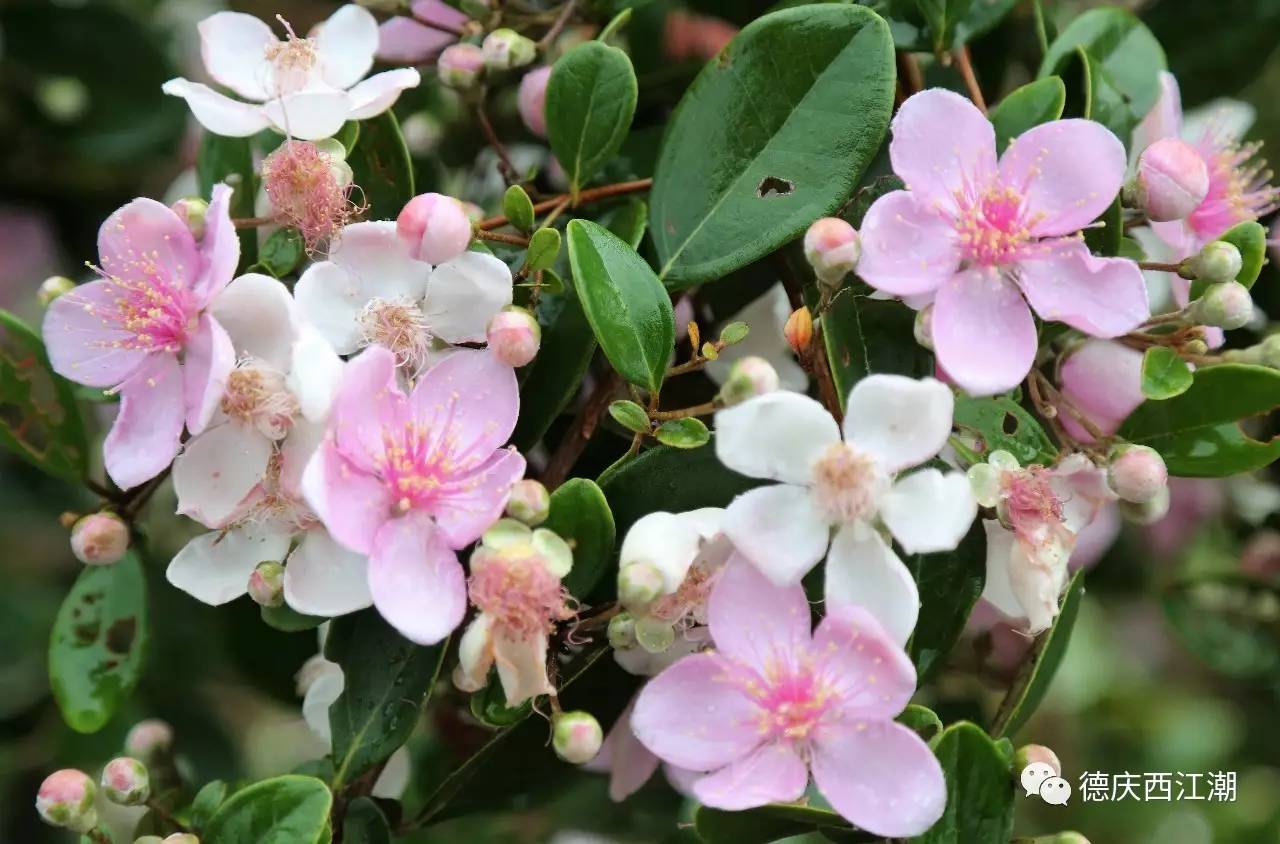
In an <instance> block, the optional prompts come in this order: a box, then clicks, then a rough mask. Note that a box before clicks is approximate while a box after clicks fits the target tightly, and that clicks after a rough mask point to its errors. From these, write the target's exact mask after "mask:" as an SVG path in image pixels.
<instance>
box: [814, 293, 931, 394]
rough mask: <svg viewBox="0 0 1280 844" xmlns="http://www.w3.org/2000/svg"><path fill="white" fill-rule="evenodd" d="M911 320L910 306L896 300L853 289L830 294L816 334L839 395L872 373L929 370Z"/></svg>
mask: <svg viewBox="0 0 1280 844" xmlns="http://www.w3.org/2000/svg"><path fill="white" fill-rule="evenodd" d="M915 321H916V313H915V311H913V310H911V309H910V308H908V307H907V306H906V305H904V304H902V303H901V302H897V301H892V300H888V299H871V298H868V297H866V296H859V295H856V294H853V293H846V294H844V295H843V296H839V297H837V298H836V300H835V301H834V302H833V303H832V305H831V309H830V310H829V311H827V313H826V314H824V315H823V317H822V335H823V340H824V342H825V343H826V346H827V361H828V362H829V363H830V364H831V375H832V378H833V379H834V380H835V383H836V389H837V390H838V391H839V393H840V398H841V400H844V399H846V398H848V396H849V391H850V390H851V389H853V385H854V384H856V383H858V382H859V381H861V380H862V379H863V378H866V377H867V376H868V375H874V374H875V373H888V374H893V375H908V376H910V377H912V378H922V377H924V376H926V375H932V374H933V369H934V367H933V353H932V352H930V351H929V350H928V349H926V348H924V347H923V346H921V345H920V344H919V343H917V342H916V340H915V333H914V332H915Z"/></svg>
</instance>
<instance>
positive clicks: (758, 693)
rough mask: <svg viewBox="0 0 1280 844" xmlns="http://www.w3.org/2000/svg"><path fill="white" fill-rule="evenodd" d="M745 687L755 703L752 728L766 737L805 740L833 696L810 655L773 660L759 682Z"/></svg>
mask: <svg viewBox="0 0 1280 844" xmlns="http://www.w3.org/2000/svg"><path fill="white" fill-rule="evenodd" d="M746 691H747V694H748V695H750V696H751V698H752V699H753V700H754V701H755V702H756V705H757V706H759V711H758V712H757V714H756V729H757V730H758V731H759V733H760V735H761V737H762V738H764V739H766V740H779V739H786V740H789V741H795V742H805V741H808V740H809V739H810V738H812V737H813V733H814V731H815V730H816V729H817V728H818V727H819V726H820V725H821V724H822V722H823V719H824V717H825V716H826V715H827V713H828V711H829V710H830V709H831V704H832V703H833V702H834V701H835V700H836V691H835V689H834V688H833V686H832V685H831V683H829V682H828V681H827V679H826V678H825V677H824V676H823V675H822V673H821V672H819V671H817V670H815V668H814V663H813V660H811V659H801V660H799V661H798V664H792V663H791V661H790V660H787V661H777V662H775V663H774V664H771V665H769V667H768V669H767V671H766V673H765V677H764V681H763V682H759V681H756V680H752V681H749V682H748V683H747V688H746Z"/></svg>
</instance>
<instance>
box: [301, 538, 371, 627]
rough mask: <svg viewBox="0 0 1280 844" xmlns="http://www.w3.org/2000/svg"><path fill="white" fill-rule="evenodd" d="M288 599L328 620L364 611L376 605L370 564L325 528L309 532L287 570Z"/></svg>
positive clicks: (308, 612) (307, 612)
mask: <svg viewBox="0 0 1280 844" xmlns="http://www.w3.org/2000/svg"><path fill="white" fill-rule="evenodd" d="M284 599H285V601H287V602H288V604H289V606H291V607H293V609H295V610H297V611H298V612H300V613H305V614H306V615H318V616H323V617H325V618H332V617H334V616H339V615H346V614H347V613H351V612H355V611H356V610H362V609H364V608H365V607H367V606H369V605H370V604H372V603H373V596H372V595H370V594H369V561H368V560H367V559H366V558H365V556H364V555H363V554H356V553H353V552H351V551H348V550H347V549H346V548H343V547H342V546H341V545H339V544H338V543H336V542H334V541H333V537H331V536H329V534H328V533H327V532H325V531H324V530H323V529H320V528H316V529H314V530H309V531H307V532H306V533H305V534H304V535H303V537H302V542H300V543H299V544H298V547H297V548H296V549H294V552H293V553H292V554H290V555H289V564H288V565H286V566H285V567H284Z"/></svg>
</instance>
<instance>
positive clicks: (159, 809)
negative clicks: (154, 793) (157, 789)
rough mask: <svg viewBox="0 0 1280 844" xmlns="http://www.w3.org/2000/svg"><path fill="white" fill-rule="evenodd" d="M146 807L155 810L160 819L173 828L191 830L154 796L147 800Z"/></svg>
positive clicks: (183, 830)
mask: <svg viewBox="0 0 1280 844" xmlns="http://www.w3.org/2000/svg"><path fill="white" fill-rule="evenodd" d="M147 808H148V809H150V810H151V811H153V812H155V813H156V814H157V815H159V816H160V819H161V820H162V821H164V822H165V823H167V824H169V826H171V827H173V828H174V829H177V830H179V831H181V832H190V831H191V827H189V826H187V825H186V824H184V823H183V822H182V821H180V820H178V819H177V817H175V816H174V814H173V813H172V812H170V811H169V810H168V809H166V808H165V806H164V804H163V803H161V802H160V801H159V800H156V799H155V798H154V797H153V798H152V799H150V800H148V801H147Z"/></svg>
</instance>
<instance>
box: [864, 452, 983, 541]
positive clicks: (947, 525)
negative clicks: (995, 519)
mask: <svg viewBox="0 0 1280 844" xmlns="http://www.w3.org/2000/svg"><path fill="white" fill-rule="evenodd" d="M977 515H978V502H977V501H975V500H974V498H973V489H972V488H971V487H970V485H969V478H968V477H967V476H965V475H963V474H961V473H959V472H948V473H947V474H945V475H944V474H943V473H942V472H939V471H938V470H937V469H922V470H921V471H919V472H913V473H912V474H910V475H908V476H907V477H905V478H902V479H901V480H899V481H898V482H897V483H896V484H894V485H893V488H892V489H891V490H889V494H888V495H886V496H885V497H884V500H883V501H882V502H880V517H881V518H882V519H884V523H885V524H886V525H888V526H889V530H890V531H891V532H892V533H893V538H894V539H896V540H898V542H899V544H901V545H902V549H903V550H904V551H906V552H907V553H908V554H929V553H933V552H934V551H950V550H952V549H953V548H955V547H956V546H957V545H959V544H960V540H961V539H963V538H964V535H965V534H966V533H968V532H969V526H970V525H971V524H973V519H974V517H975V516H977Z"/></svg>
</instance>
